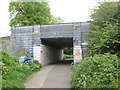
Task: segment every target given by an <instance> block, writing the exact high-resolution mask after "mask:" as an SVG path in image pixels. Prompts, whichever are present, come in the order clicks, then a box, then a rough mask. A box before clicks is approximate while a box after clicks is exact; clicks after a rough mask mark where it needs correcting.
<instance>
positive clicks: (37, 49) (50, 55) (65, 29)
mask: <svg viewBox="0 0 120 90" xmlns="http://www.w3.org/2000/svg"><path fill="white" fill-rule="evenodd" d="M88 27H89V23H88V22H75V23H69V24H54V25H34V26H23V27H13V28H12V36H11V40H14V41H15V42H16V43H17V44H18V45H20V46H21V47H23V48H24V49H28V48H31V49H33V51H34V59H35V60H39V61H40V62H41V63H42V64H44V65H46V64H49V63H54V62H57V61H59V60H61V59H62V56H63V55H62V52H63V50H62V49H60V48H57V47H58V44H55V42H53V40H54V41H55V38H58V39H59V40H58V41H57V42H60V40H64V41H65V39H68V38H73V42H72V43H73V45H72V46H73V48H74V60H75V61H78V60H81V59H82V57H83V55H82V54H83V53H84V52H86V50H87V49H86V50H84V52H82V48H81V47H82V43H86V41H88V35H87V34H86V33H87V32H88ZM60 38H62V39H60ZM42 39H43V40H44V41H45V39H46V40H47V39H50V40H52V41H47V42H49V43H48V44H46V45H47V46H46V45H45V44H44V45H43V43H42ZM61 42H62V41H61ZM50 43H52V45H54V46H55V47H56V48H55V47H52V46H50V45H49V44H50ZM64 45H65V44H63V46H62V47H61V48H63V47H64ZM77 52H78V53H77Z"/></svg>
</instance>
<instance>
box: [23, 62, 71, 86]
mask: <svg viewBox="0 0 120 90" xmlns="http://www.w3.org/2000/svg"><path fill="white" fill-rule="evenodd" d="M70 63H71V62H70V61H65V62H61V63H58V64H51V65H47V66H43V67H42V69H41V70H40V71H39V72H37V73H35V74H34V75H32V76H31V77H29V79H28V80H27V82H26V83H25V87H26V88H70V72H71V69H70Z"/></svg>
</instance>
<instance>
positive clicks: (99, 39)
mask: <svg viewBox="0 0 120 90" xmlns="http://www.w3.org/2000/svg"><path fill="white" fill-rule="evenodd" d="M118 5H119V4H118V2H102V3H100V5H99V7H98V9H94V12H93V13H92V15H91V19H92V20H93V21H92V22H91V24H90V29H89V30H90V33H89V37H90V40H89V42H88V43H89V48H90V50H89V55H90V56H91V55H92V56H93V55H94V54H103V53H111V54H117V55H118V56H119V55H120V48H119V43H120V34H119V27H120V24H119V23H120V10H118Z"/></svg>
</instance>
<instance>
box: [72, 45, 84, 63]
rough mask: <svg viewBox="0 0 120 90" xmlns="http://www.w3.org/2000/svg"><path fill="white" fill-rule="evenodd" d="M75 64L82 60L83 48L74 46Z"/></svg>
mask: <svg viewBox="0 0 120 90" xmlns="http://www.w3.org/2000/svg"><path fill="white" fill-rule="evenodd" d="M73 52H74V62H79V61H80V60H82V47H81V46H74V51H73Z"/></svg>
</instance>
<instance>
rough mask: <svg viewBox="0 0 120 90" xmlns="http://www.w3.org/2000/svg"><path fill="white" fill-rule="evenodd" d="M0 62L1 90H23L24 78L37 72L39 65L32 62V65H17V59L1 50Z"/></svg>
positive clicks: (36, 62)
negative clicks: (18, 89) (0, 70)
mask: <svg viewBox="0 0 120 90" xmlns="http://www.w3.org/2000/svg"><path fill="white" fill-rule="evenodd" d="M1 56H2V61H0V66H2V88H24V82H25V80H26V78H27V77H28V76H29V75H31V74H32V73H34V72H36V71H39V70H40V68H41V64H39V63H38V61H36V60H34V64H29V63H26V64H19V63H18V60H19V58H18V57H13V56H11V55H10V54H8V53H7V52H5V51H2V50H1Z"/></svg>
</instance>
